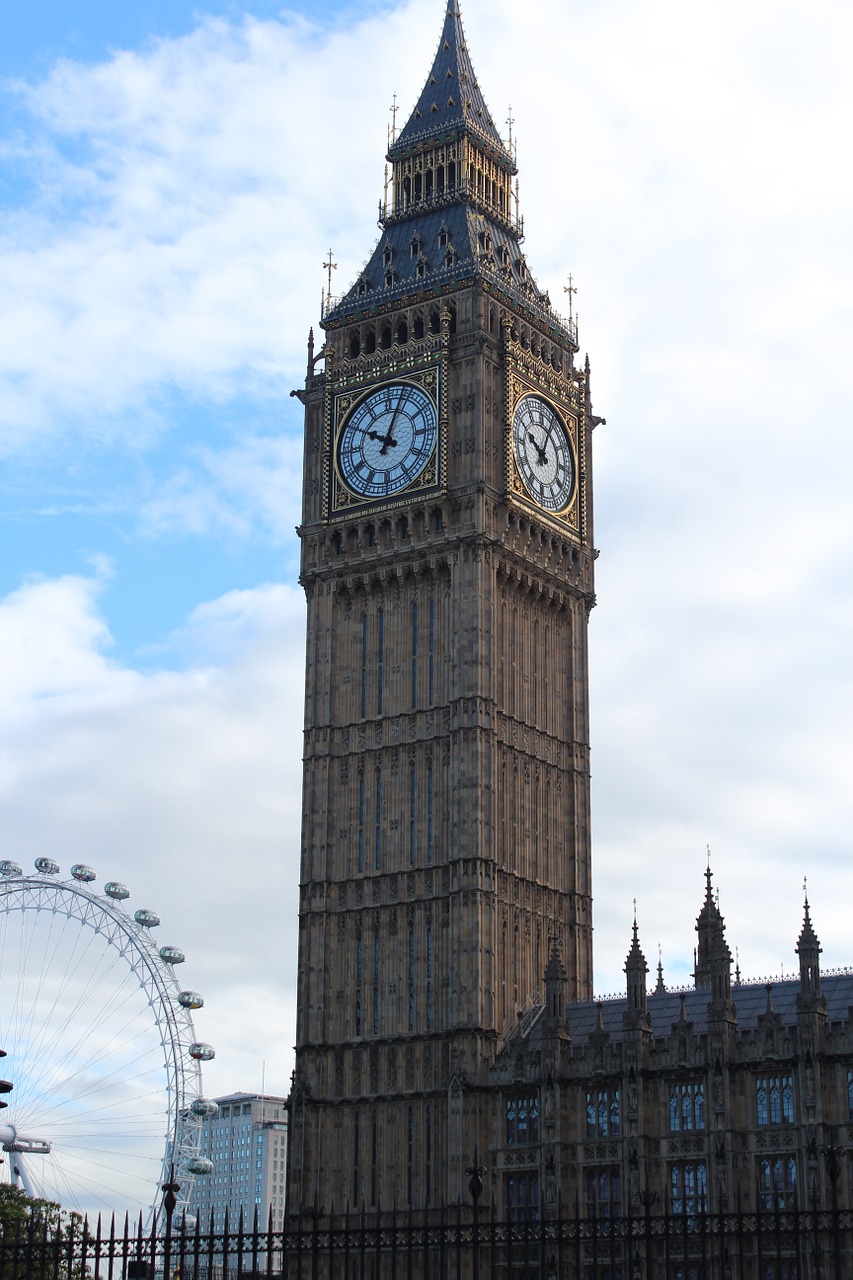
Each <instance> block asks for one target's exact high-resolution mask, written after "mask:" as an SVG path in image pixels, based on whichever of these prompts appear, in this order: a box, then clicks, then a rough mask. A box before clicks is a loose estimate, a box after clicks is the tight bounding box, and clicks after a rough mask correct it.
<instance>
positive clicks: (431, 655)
mask: <svg viewBox="0 0 853 1280" xmlns="http://www.w3.org/2000/svg"><path fill="white" fill-rule="evenodd" d="M434 701H435V601H434V600H430V602H429V705H430V706H432V704H433V702H434Z"/></svg>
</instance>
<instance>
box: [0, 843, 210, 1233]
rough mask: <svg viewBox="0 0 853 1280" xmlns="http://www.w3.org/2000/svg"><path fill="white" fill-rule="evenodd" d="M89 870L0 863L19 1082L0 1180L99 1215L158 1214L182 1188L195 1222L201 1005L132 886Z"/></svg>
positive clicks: (0, 908)
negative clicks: (132, 906) (133, 904)
mask: <svg viewBox="0 0 853 1280" xmlns="http://www.w3.org/2000/svg"><path fill="white" fill-rule="evenodd" d="M95 879H96V876H95V872H94V871H93V870H92V869H91V867H87V866H84V865H82V864H80V863H78V864H75V865H74V866H73V867H72V868H71V874H70V877H69V878H67V879H63V878H62V876H61V872H60V868H59V866H58V864H57V863H56V862H54V861H53V860H52V859H50V858H38V859H37V860H36V863H35V873H34V874H27V873H25V872H24V871H22V869H21V867H20V866H19V865H18V864H17V863H15V862H11V861H9V860H2V861H0V1047H2V1048H3V1049H5V1050H6V1052H7V1054H8V1057H7V1058H6V1064H5V1065H6V1066H7V1068H8V1070H7V1072H6V1074H7V1075H9V1077H10V1079H11V1080H12V1081H13V1084H14V1089H13V1091H12V1092H11V1093H10V1094H8V1095H7V1097H6V1101H7V1103H8V1110H5V1111H3V1112H2V1113H0V1158H2V1160H3V1162H4V1163H3V1165H2V1166H0V1180H3V1181H12V1182H13V1183H18V1184H19V1185H22V1186H23V1187H24V1189H25V1190H26V1191H27V1193H28V1194H30V1195H36V1196H39V1197H42V1198H44V1199H48V1200H53V1201H56V1202H58V1203H60V1204H62V1205H63V1207H65V1208H69V1209H75V1210H77V1211H78V1212H81V1213H86V1214H89V1215H90V1216H94V1215H95V1214H97V1213H101V1212H113V1211H117V1212H120V1213H122V1214H123V1213H124V1212H126V1211H127V1212H129V1213H130V1215H131V1218H134V1217H135V1216H136V1215H137V1214H139V1213H140V1212H141V1213H142V1215H143V1217H148V1218H149V1220H150V1217H151V1215H152V1214H153V1213H156V1211H157V1206H158V1203H159V1197H160V1187H161V1186H162V1185H163V1183H164V1182H167V1181H170V1182H174V1183H177V1184H179V1186H180V1190H179V1192H178V1195H177V1214H178V1215H179V1216H183V1218H184V1219H185V1220H186V1221H187V1222H189V1217H190V1214H191V1207H192V1191H193V1184H194V1181H195V1179H196V1178H197V1177H200V1176H201V1177H203V1176H205V1175H207V1174H209V1173H210V1172H211V1170H212V1167H213V1166H212V1165H211V1163H210V1161H209V1160H207V1159H206V1158H205V1157H204V1156H202V1155H201V1133H202V1126H203V1122H204V1119H205V1117H206V1116H210V1115H212V1114H215V1111H216V1104H215V1103H213V1102H211V1101H209V1100H208V1099H206V1098H205V1097H204V1094H203V1089H202V1064H203V1063H204V1062H206V1061H209V1060H210V1059H211V1058H213V1056H214V1050H213V1048H212V1047H211V1046H210V1045H209V1044H207V1043H205V1042H203V1041H201V1040H199V1039H198V1037H197V1036H196V1033H195V1028H194V1026H193V1013H194V1011H196V1010H198V1009H199V1008H201V1007H202V1005H203V1004H204V1001H203V999H202V997H201V996H200V995H199V994H198V993H197V992H195V991H191V990H189V989H186V988H184V987H182V986H181V983H180V982H179V980H178V977H177V973H176V970H177V969H178V967H179V966H180V965H181V964H182V963H183V961H184V959H185V956H184V953H183V951H182V950H181V949H180V947H177V946H174V945H165V946H161V945H158V943H157V942H156V941H155V939H154V936H153V934H152V930H154V929H156V927H157V926H158V925H159V923H160V920H159V916H158V915H157V913H156V912H155V911H152V910H150V909H149V908H145V907H143V908H140V909H138V910H136V911H134V912H133V913H132V914H131V913H130V911H129V910H128V909H127V908H126V906H125V903H126V902H127V899H128V898H129V897H130V891H129V889H128V888H127V886H126V885H124V884H121V883H119V882H117V881H109V882H107V883H106V884H105V885H104V886H103V892H102V893H98V892H97V891H96V890H95V888H94V887H93V885H94V881H95Z"/></svg>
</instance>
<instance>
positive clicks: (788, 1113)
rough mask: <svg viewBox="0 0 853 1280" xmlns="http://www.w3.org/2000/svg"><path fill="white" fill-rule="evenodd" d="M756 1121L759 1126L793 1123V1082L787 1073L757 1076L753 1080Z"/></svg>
mask: <svg viewBox="0 0 853 1280" xmlns="http://www.w3.org/2000/svg"><path fill="white" fill-rule="evenodd" d="M755 1113H756V1116H755V1118H756V1122H757V1124H759V1125H760V1126H762V1127H763V1126H765V1125H777V1124H793V1123H794V1082H793V1077H792V1076H789V1075H780V1076H758V1077H757V1078H756V1081H755Z"/></svg>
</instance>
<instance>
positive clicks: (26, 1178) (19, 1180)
mask: <svg viewBox="0 0 853 1280" xmlns="http://www.w3.org/2000/svg"><path fill="white" fill-rule="evenodd" d="M9 1168H10V1170H11V1173H12V1186H13V1187H23V1188H24V1191H25V1192H26V1193H27V1195H28V1196H29V1197H30V1199H31V1200H35V1198H36V1193H35V1191H34V1190H33V1184H32V1182H31V1181H30V1175H29V1173H28V1172H27V1166H26V1164H25V1163H24V1159H23V1156H22V1155H21V1153H20V1151H10V1152H9Z"/></svg>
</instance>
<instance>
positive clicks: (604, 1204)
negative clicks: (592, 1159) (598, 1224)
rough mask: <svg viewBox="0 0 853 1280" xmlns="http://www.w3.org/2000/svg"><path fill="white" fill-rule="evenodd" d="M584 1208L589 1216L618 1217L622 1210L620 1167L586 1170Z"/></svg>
mask: <svg viewBox="0 0 853 1280" xmlns="http://www.w3.org/2000/svg"><path fill="white" fill-rule="evenodd" d="M586 1208H587V1213H588V1214H589V1216H590V1217H591V1218H612V1217H619V1215H620V1214H621V1212H622V1173H621V1170H620V1169H618V1168H616V1169H588V1170H587V1174H586Z"/></svg>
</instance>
